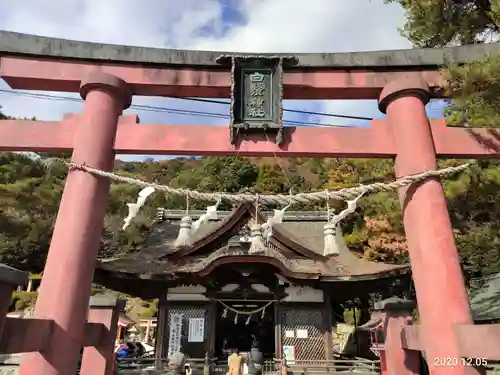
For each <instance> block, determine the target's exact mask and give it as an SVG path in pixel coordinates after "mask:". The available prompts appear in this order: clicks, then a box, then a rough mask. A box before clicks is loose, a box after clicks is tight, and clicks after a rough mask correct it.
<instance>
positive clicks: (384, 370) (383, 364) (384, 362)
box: [380, 350, 389, 375]
mask: <svg viewBox="0 0 500 375" xmlns="http://www.w3.org/2000/svg"><path fill="white" fill-rule="evenodd" d="M380 374H381V375H389V372H388V371H387V356H386V355H385V350H381V351H380Z"/></svg>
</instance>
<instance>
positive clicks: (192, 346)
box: [95, 204, 410, 360]
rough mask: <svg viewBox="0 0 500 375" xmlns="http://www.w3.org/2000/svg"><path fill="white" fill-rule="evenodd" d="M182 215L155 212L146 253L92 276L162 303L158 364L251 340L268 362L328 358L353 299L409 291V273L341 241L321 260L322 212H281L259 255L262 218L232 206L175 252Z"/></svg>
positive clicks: (101, 264)
mask: <svg viewBox="0 0 500 375" xmlns="http://www.w3.org/2000/svg"><path fill="white" fill-rule="evenodd" d="M184 214H185V213H184V212H181V211H178V212H174V211H170V212H169V211H165V212H164V213H161V215H160V217H159V219H158V220H157V223H156V224H155V225H154V226H153V228H152V230H151V234H150V235H149V238H148V240H147V244H146V246H145V248H144V249H143V250H141V251H140V252H138V253H136V254H133V255H128V256H124V257H121V258H113V259H100V260H99V261H98V265H97V269H96V274H95V281H96V282H98V283H100V284H102V285H104V286H106V287H108V288H111V289H113V290H117V291H121V292H124V293H127V294H130V295H133V296H136V297H140V298H142V299H152V298H159V311H158V328H157V335H156V350H157V356H158V357H162V358H164V357H167V356H168V355H169V354H171V353H173V352H175V351H178V350H181V351H182V352H184V353H185V354H186V355H187V356H188V357H191V358H203V357H205V355H206V354H208V355H209V357H210V358H212V357H218V358H221V356H222V350H223V349H231V348H238V349H239V350H240V351H242V352H245V351H248V350H249V349H250V346H251V344H252V340H253V339H256V340H257V341H258V342H259V345H260V348H261V350H262V351H263V352H264V355H265V357H266V358H267V359H273V358H278V359H281V358H283V357H284V356H285V357H287V359H295V360H326V359H331V358H333V356H334V353H335V352H337V351H338V348H335V347H334V342H333V340H332V330H334V329H335V326H336V322H337V321H339V318H340V320H341V317H342V314H343V308H342V307H341V304H346V303H347V302H348V301H354V300H356V301H358V305H357V306H358V307H360V308H361V309H365V310H366V309H367V307H368V298H369V296H370V295H371V294H372V293H382V295H383V294H384V293H386V294H387V296H390V295H392V294H394V293H398V291H402V290H403V289H405V290H406V291H407V290H408V281H409V280H410V274H409V271H410V269H409V267H408V266H397V265H389V264H383V263H375V262H370V261H367V260H364V259H361V258H360V257H358V256H356V255H355V254H354V253H352V252H351V251H350V250H348V248H347V247H346V246H345V243H343V246H340V247H339V252H338V254H333V255H329V256H324V255H323V250H324V225H325V223H326V215H325V213H321V212H288V213H286V214H285V217H284V220H283V223H282V224H279V225H276V226H275V227H273V231H272V235H271V236H270V237H269V238H268V240H266V247H265V250H264V251H263V252H262V253H259V254H248V250H249V247H250V235H251V233H250V225H251V224H252V223H254V222H255V221H256V220H257V222H261V223H262V222H265V221H266V218H267V217H268V216H269V213H268V212H259V211H258V210H256V209H255V206H254V205H252V204H241V205H238V206H237V207H235V208H234V209H233V211H231V212H222V213H219V219H218V220H215V221H210V222H209V223H208V224H206V225H204V226H202V227H201V229H200V230H199V231H198V232H196V234H195V237H194V238H193V244H192V246H188V247H182V248H176V247H175V246H174V242H175V239H176V237H177V234H178V232H179V223H180V219H181V218H182V217H183V216H184ZM200 214H202V212H191V213H190V216H191V217H192V218H193V219H196V218H197V217H199V215H200ZM340 236H341V237H342V235H341V234H340ZM366 311H367V310H366ZM248 312H252V314H250V315H248V314H246V313H248ZM236 327H237V329H235V328H236ZM284 352H285V354H284Z"/></svg>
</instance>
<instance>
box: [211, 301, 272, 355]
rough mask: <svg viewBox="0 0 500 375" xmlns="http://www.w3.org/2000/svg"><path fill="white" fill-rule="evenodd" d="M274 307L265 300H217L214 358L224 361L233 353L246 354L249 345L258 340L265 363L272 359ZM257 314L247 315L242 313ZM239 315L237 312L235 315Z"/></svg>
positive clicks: (249, 347)
mask: <svg viewBox="0 0 500 375" xmlns="http://www.w3.org/2000/svg"><path fill="white" fill-rule="evenodd" d="M274 308H275V307H274V304H273V303H269V302H266V301H251V300H244V299H242V300H241V301H220V302H219V303H218V304H217V309H216V314H217V318H216V322H215V355H216V357H217V358H218V359H219V360H226V359H227V356H228V355H230V354H231V352H232V350H234V349H238V350H239V352H240V353H243V354H244V353H247V352H249V351H250V349H251V348H252V343H253V342H254V341H257V343H258V348H259V349H260V350H261V351H262V353H263V354H264V359H265V360H272V359H274V358H275V314H274ZM252 311H256V312H255V313H253V314H250V315H246V314H244V312H252ZM238 312H240V313H238Z"/></svg>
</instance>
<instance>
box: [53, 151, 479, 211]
mask: <svg viewBox="0 0 500 375" xmlns="http://www.w3.org/2000/svg"><path fill="white" fill-rule="evenodd" d="M62 162H63V163H64V164H65V165H67V166H68V167H69V168H70V169H76V170H81V171H85V172H88V173H92V174H94V175H97V176H102V177H106V178H109V179H110V180H113V181H117V182H123V183H128V184H131V185H136V186H140V187H142V188H145V187H152V188H154V189H155V190H159V191H163V192H166V193H168V194H172V195H180V196H185V197H189V198H190V199H195V200H205V201H217V200H219V199H222V200H225V201H229V202H231V203H242V202H253V203H255V202H256V199H257V197H258V200H259V203H262V204H284V205H285V204H295V203H310V202H314V201H324V200H325V199H326V197H327V196H328V198H329V199H335V200H346V199H352V198H355V197H357V196H359V195H360V194H361V193H365V194H373V193H379V192H383V191H393V190H396V189H399V188H402V187H405V186H409V185H412V184H414V183H417V182H421V181H423V180H426V179H428V178H436V177H447V176H451V175H453V174H456V173H459V172H462V171H464V170H465V169H467V168H469V167H470V166H471V165H472V164H474V163H466V164H462V165H459V166H456V167H447V168H442V169H438V170H428V171H425V172H422V173H417V174H413V175H408V176H403V177H400V178H398V179H396V180H394V181H391V182H385V183H384V182H376V183H373V184H369V185H359V186H354V187H350V188H344V189H340V190H333V191H328V192H326V194H325V191H324V190H323V191H318V192H308V193H297V194H276V195H260V194H259V195H257V194H249V193H236V194H230V193H202V192H199V191H196V190H191V189H184V188H173V187H170V186H167V185H160V184H157V183H153V182H146V181H142V180H139V179H136V178H132V177H125V176H120V175H117V174H115V173H112V172H106V171H102V170H99V169H96V168H92V167H89V166H86V165H83V164H76V163H69V162H66V161H62Z"/></svg>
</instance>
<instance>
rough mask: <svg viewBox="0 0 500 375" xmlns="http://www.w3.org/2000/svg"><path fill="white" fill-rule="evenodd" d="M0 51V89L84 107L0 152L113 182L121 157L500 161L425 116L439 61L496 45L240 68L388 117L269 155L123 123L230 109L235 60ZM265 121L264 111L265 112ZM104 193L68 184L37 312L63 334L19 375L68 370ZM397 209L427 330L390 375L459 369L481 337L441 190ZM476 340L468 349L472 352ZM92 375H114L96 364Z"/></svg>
mask: <svg viewBox="0 0 500 375" xmlns="http://www.w3.org/2000/svg"><path fill="white" fill-rule="evenodd" d="M0 40H1V43H0V76H1V77H2V78H3V79H4V80H5V81H6V82H7V83H8V84H9V86H10V87H12V88H15V89H25V90H46V91H63V92H80V94H81V96H82V97H83V99H84V100H85V106H84V111H83V113H82V114H78V115H70V116H66V117H65V118H64V119H62V120H61V121H60V122H37V121H26V120H4V121H2V122H0V150H2V151H9V150H10V151H71V150H72V151H73V156H72V158H73V162H75V163H77V164H86V165H88V166H90V167H93V168H97V169H101V170H108V171H109V170H111V169H112V165H113V160H114V156H115V153H126V154H164V155H236V154H238V155H248V156H265V155H274V154H276V155H279V156H313V157H376V158H392V157H395V159H396V174H397V175H398V176H404V175H408V174H414V173H419V172H423V171H425V170H428V169H435V168H436V158H437V157H452V158H476V159H481V158H498V157H499V155H500V135H499V133H498V132H497V131H496V130H493V129H486V128H485V129H467V128H449V127H446V126H445V123H444V121H443V120H433V121H431V122H429V120H428V119H427V116H426V113H425V105H426V104H427V102H428V101H429V99H430V98H431V97H436V98H437V97H440V90H439V87H440V85H441V84H442V77H441V74H440V73H439V68H440V67H441V66H443V65H444V62H445V60H444V59H445V56H446V57H447V59H448V60H449V59H450V57H451V59H452V60H453V59H455V61H456V62H466V61H472V60H475V59H477V58H481V57H483V56H485V55H487V54H488V53H491V52H495V51H497V50H500V44H498V43H493V44H491V45H488V46H484V45H483V46H465V47H454V48H448V49H441V50H440V49H433V50H418V49H417V50H408V51H380V52H361V53H346V54H293V55H290V54H288V55H287V56H291V58H292V60H293V59H295V60H296V61H295V63H294V64H293V65H290V66H288V65H286V63H287V62H286V61H285V60H286V58H289V57H286V58H285V57H280V56H279V55H277V56H273V57H271V56H267V57H266V56H252V55H250V56H246V57H244V59H246V60H245V61H246V62H245V63H248V61H250V63H249V64H250V65H251V64H256V61H257V60H259V59H261V60H262V59H264V60H265V59H269V60H271V59H274V60H276V61H274V60H273V61H274V62H273V64H274V63H276V64H277V65H275V67H277V68H276V69H277V70H276V69H275V68H270V70H269V71H270V77H271V78H270V80H272V79H274V76H273V74H277V73H276V72H279V73H280V74H281V73H283V75H282V89H283V90H282V96H281V97H280V98H279V99H280V100H281V98H285V99H379V107H380V109H381V111H382V112H383V113H386V114H387V118H386V119H384V120H374V121H372V122H371V126H370V127H366V128H320V127H284V128H283V129H282V134H281V135H280V136H281V137H282V140H280V141H279V142H277V143H279V145H277V144H276V143H275V142H273V139H271V141H269V140H266V139H265V138H264V137H262V136H261V134H260V133H259V132H257V133H253V134H244V135H243V136H242V137H239V138H238V139H237V142H233V143H232V142H231V141H230V138H229V134H228V133H229V131H228V129H227V128H226V127H221V126H200V125H154V124H138V118H137V117H136V116H122V111H123V110H124V109H125V108H127V107H128V106H129V105H130V103H131V98H132V95H150V96H152V95H154V96H182V97H211V98H228V97H230V94H231V91H232V90H231V88H233V85H234V77H232V75H231V69H230V67H228V66H227V65H224V64H223V65H220V60H221V59H220V58H221V55H225V56H226V57H227V56H229V60H230V61H232V64H233V66H234V64H236V63H239V60H238V59H243V58H240V57H236V55H235V54H221V53H217V52H198V51H196V52H195V51H171V50H162V49H152V48H139V47H128V46H114V45H104V44H95V43H84V42H75V41H67V40H59V39H51V38H43V37H36V36H30V35H22V34H16V33H9V32H0ZM222 60H224V58H223V59H222ZM226 60H227V59H226ZM273 69H275V70H273ZM242 74H243V75H244V74H245V73H244V72H243V73H242ZM254 78H255V77H254ZM256 78H258V79H259V80H262V79H264V78H265V77H264V78H263V77H261V76H259V77H256ZM269 82H271V81H269ZM261 104H262V103H261ZM261 104H260V105H261ZM261 107H262V108H261ZM261 107H259V111H260V110H262V111H264V109H265V110H268V109H269V108H267V107H265V106H261ZM254 108H255V107H254ZM269 110H270V109H269ZM263 113H264V112H263ZM274 114H275V113H274ZM232 116H233V115H232ZM236 117H237V116H236ZM243 117H244V116H243ZM233 120H234V118H233ZM245 121H247V120H245V119H243V122H242V124H240V125H242V127H241V129H243V130H245V131H246V130H248V129H246V128H250V126H247V125H245ZM233 122H234V121H233ZM233 125H234V124H231V126H233ZM275 125H276V124H275ZM263 128H266V127H263ZM243 130H242V131H243ZM108 191H109V181H108V180H106V179H102V178H100V177H96V176H93V175H90V174H88V173H85V172H83V171H80V170H70V171H69V173H68V177H67V180H66V185H65V189H64V193H63V197H62V200H61V204H60V209H59V213H58V218H57V222H56V226H55V229H54V234H53V237H52V242H51V246H50V251H49V255H48V258H47V263H46V267H45V271H44V278H43V282H42V286H41V290H40V293H39V297H38V301H37V305H36V310H35V315H36V316H37V317H40V318H46V319H52V320H53V321H54V322H55V323H56V325H57V326H58V327H59V328H58V329H55V330H54V332H53V335H52V339H51V340H50V342H49V343H48V345H47V348H46V349H45V350H44V352H43V353H32V354H31V355H29V356H27V357H26V359H25V360H24V362H23V364H22V366H21V372H20V373H21V375H32V374H33V375H34V374H41V373H43V374H45V375H63V374H64V375H66V374H68V375H69V374H71V373H74V371H75V369H76V366H77V363H78V359H79V353H80V346H79V345H80V343H81V339H82V337H83V335H84V333H83V330H84V327H85V320H86V311H87V308H86V307H87V304H88V300H89V296H90V288H91V283H92V276H93V270H94V265H95V260H96V253H97V249H98V247H99V240H100V234H101V230H102V224H103V219H104V215H105V208H106V199H107V195H108ZM400 197H401V198H400V199H401V205H402V210H403V218H404V225H405V231H406V235H407V239H408V246H409V253H410V258H411V265H412V273H413V278H414V282H415V288H416V292H417V299H418V305H419V312H420V316H421V320H422V324H421V326H420V327H419V337H420V341H419V343H418V344H415V343H414V344H412V345H413V346H408V343H406V344H405V345H403V343H401V342H397V340H396V341H394V342H395V344H394V342H393V344H392V346H391V347H390V348H389V347H387V348H386V350H387V360H388V362H389V364H390V365H389V366H388V368H389V370H390V373H394V374H397V375H406V374H413V373H414V372H413V371H414V369H412V368H409V367H408V366H407V364H406V360H405V358H406V356H412V355H415V353H417V352H415V351H412V350H410V349H411V348H418V349H424V350H425V352H426V356H427V358H428V359H431V358H445V357H450V358H458V357H460V356H462V355H464V354H463V353H464V352H463V350H462V349H463V347H464V345H465V344H464V342H463V340H464V339H463V337H464V335H463V334H461V335H457V334H456V328H457V326H458V325H461V326H462V328H463V327H464V326H465V328H466V329H469V330H470V332H472V333H474V332H475V333H477V332H478V331H477V329H476V328H477V327H475V326H473V325H472V323H473V322H472V318H471V313H470V308H469V303H468V297H467V293H466V290H465V288H464V283H463V277H462V273H461V268H460V263H459V258H458V253H457V249H456V246H455V243H454V239H453V232H452V228H451V224H450V220H449V216H448V211H447V207H446V200H445V197H444V193H443V189H442V186H441V183H440V181H439V180H436V179H433V178H431V179H429V180H427V181H426V182H424V183H421V184H418V185H416V186H411V187H409V188H405V189H401V191H400ZM494 329H495V327H492V328H491V330H494ZM461 332H462V333H463V329H462V331H461ZM465 337H466V335H465ZM477 337H478V335H477V334H475V335H469V340H470V339H474V340H476V339H475V338H477ZM488 337H489V339H488ZM488 337H482V339H483V341H482V342H479V341H478V340H476V341H475V344H477V345H476V348H477V350H478V353H479V354H478V355H481V354H480V353H483V352H481V349H484V353H486V352H487V350H486V349H489V350H490V351H489V352H488V353H489V354H488V355H492V354H491V353H492V352H491V348H499V347H500V343H498V335H497V336H496V340H497V341H495V337H491V336H488ZM488 340H490V341H488ZM468 347H470V345H469V346H468ZM409 348H410V349H409ZM467 353H469V354H470V351H469V352H467ZM495 353H497V355H498V357H499V358H500V353H498V351H496V352H495ZM429 366H430V370H431V373H432V374H439V375H444V374H466V373H471V372H472V373H473V372H475V370H474V369H472V368H469V367H467V366H465V365H463V363H461V362H460V363H458V364H457V365H456V366H450V367H446V366H439V365H435V364H434V363H433V361H431V360H430V361H429ZM92 369H93V371H102V372H100V373H102V374H104V373H108V372H109V368H108V367H106V363H105V361H104V360H103V361H101V362H98V363H96V364H95V367H92ZM87 371H89V370H87ZM84 373H88V372H85V371H84V370H82V374H84ZM93 373H97V372H93Z"/></svg>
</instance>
